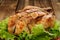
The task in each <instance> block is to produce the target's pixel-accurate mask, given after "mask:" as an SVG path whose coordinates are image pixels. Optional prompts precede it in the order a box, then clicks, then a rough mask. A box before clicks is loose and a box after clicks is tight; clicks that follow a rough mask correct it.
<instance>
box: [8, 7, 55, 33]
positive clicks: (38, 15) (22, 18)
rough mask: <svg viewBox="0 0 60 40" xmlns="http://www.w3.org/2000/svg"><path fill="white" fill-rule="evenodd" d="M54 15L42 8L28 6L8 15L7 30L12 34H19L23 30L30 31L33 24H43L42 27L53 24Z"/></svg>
mask: <svg viewBox="0 0 60 40" xmlns="http://www.w3.org/2000/svg"><path fill="white" fill-rule="evenodd" d="M54 20H55V16H54V15H53V14H49V13H48V12H47V11H46V10H45V11H44V10H42V8H39V7H34V6H28V7H25V8H24V9H23V10H22V11H20V12H18V13H17V14H15V15H12V16H10V18H9V22H8V31H9V32H10V33H13V34H19V33H21V32H23V31H26V32H27V33H30V32H31V29H32V28H33V27H34V26H35V24H43V25H44V28H48V27H52V26H53V25H54Z"/></svg>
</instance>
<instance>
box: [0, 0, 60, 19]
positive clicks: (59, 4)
mask: <svg viewBox="0 0 60 40" xmlns="http://www.w3.org/2000/svg"><path fill="white" fill-rule="evenodd" d="M30 5H31V6H38V7H41V8H47V7H51V8H52V10H53V12H54V13H55V15H56V17H57V19H59V20H60V0H0V20H2V19H4V18H6V17H7V16H10V15H13V14H15V11H18V10H21V9H23V8H24V7H25V6H30Z"/></svg>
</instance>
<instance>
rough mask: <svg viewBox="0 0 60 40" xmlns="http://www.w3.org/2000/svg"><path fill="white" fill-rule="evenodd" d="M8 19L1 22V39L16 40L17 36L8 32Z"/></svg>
mask: <svg viewBox="0 0 60 40" xmlns="http://www.w3.org/2000/svg"><path fill="white" fill-rule="evenodd" d="M7 25H8V18H6V19H5V20H2V21H1V22H0V38H1V39H5V40H14V38H15V36H14V35H13V34H10V33H9V32H8V31H7V30H8V29H7V28H8V27H7Z"/></svg>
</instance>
